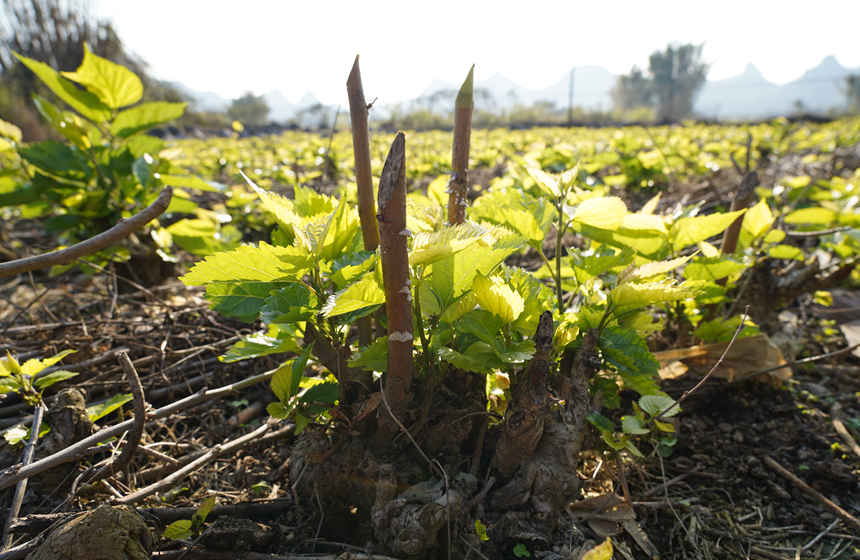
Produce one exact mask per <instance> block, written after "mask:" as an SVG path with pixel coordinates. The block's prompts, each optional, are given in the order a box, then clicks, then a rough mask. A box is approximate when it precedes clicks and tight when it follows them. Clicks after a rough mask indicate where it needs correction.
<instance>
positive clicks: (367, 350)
mask: <svg viewBox="0 0 860 560" xmlns="http://www.w3.org/2000/svg"><path fill="white" fill-rule="evenodd" d="M348 365H349V367H357V368H361V369H364V370H367V371H382V372H385V371H387V370H388V337H387V336H381V337H379V338H377V339H376V340H374V341H373V342H371V343H370V345H368V346H364V347H363V348H360V349H359V350H358V351H357V352H355V353H354V354H353V355H352V358H350V360H349V362H348Z"/></svg>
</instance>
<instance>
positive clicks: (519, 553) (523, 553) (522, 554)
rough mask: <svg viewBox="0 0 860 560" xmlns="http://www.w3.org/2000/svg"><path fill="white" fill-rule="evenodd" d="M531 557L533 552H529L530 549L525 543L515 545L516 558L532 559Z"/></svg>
mask: <svg viewBox="0 0 860 560" xmlns="http://www.w3.org/2000/svg"><path fill="white" fill-rule="evenodd" d="M531 555H532V554H531V552H529V549H528V548H526V545H524V544H523V543H517V544H515V545H514V556H516V557H517V558H531Z"/></svg>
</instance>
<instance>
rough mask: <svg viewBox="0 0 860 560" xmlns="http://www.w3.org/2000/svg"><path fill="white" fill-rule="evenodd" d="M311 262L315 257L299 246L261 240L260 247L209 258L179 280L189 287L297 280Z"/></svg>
mask: <svg viewBox="0 0 860 560" xmlns="http://www.w3.org/2000/svg"><path fill="white" fill-rule="evenodd" d="M312 263H313V259H312V258H311V257H310V256H309V255H308V254H307V253H306V252H304V251H302V250H301V249H299V248H296V247H276V246H273V245H269V244H267V243H265V242H261V243H260V246H259V247H250V246H242V247H238V248H236V249H234V250H232V251H225V252H223V253H218V254H215V255H211V256H209V257H206V258H205V259H204V260H203V261H201V262H198V263H196V264H195V265H194V267H192V269H191V270H190V271H189V272H188V273H187V274H185V276H183V277H182V278H180V280H182V282H183V283H185V285H186V286H195V285H201V284H207V283H209V282H217V281H221V282H237V281H239V280H263V281H269V282H271V281H274V280H279V279H295V278H298V277H300V276H301V275H302V274H303V273H304V272H306V271H307V270H308V269H309V268H310V266H311V264H312Z"/></svg>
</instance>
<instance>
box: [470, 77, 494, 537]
mask: <svg viewBox="0 0 860 560" xmlns="http://www.w3.org/2000/svg"><path fill="white" fill-rule="evenodd" d="M470 76H471V73H470ZM475 534H476V535H478V539H479V540H482V541H488V540H490V537H489V535H487V526H486V525H484V524H483V523H481V520H480V519H476V520H475Z"/></svg>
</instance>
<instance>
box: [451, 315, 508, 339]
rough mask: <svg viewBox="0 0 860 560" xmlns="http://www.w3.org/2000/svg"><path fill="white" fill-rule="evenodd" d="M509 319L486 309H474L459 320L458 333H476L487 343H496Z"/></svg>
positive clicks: (476, 335) (475, 334)
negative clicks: (506, 319)
mask: <svg viewBox="0 0 860 560" xmlns="http://www.w3.org/2000/svg"><path fill="white" fill-rule="evenodd" d="M508 322H509V321H505V320H504V319H503V318H501V317H499V316H497V315H495V314H493V313H491V312H490V311H487V310H485V309H473V310H471V311H469V312H468V313H466V314H464V315H463V316H462V317H460V318H459V319H458V320H457V325H456V329H457V332H458V333H467V334H471V335H474V336H475V337H477V338H478V340H483V341H484V342H486V343H487V344H495V343H496V337H497V335H498V334H499V331H500V330H501V328H502V326H503V325H504V324H506V323H508Z"/></svg>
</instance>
